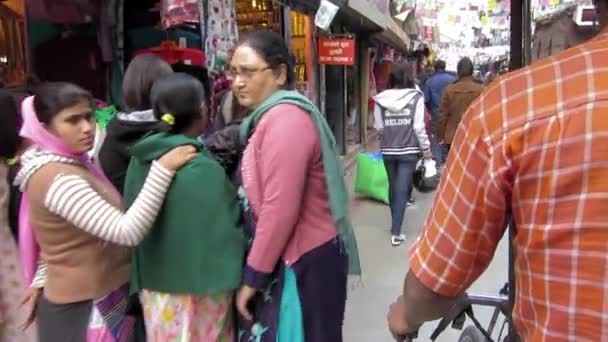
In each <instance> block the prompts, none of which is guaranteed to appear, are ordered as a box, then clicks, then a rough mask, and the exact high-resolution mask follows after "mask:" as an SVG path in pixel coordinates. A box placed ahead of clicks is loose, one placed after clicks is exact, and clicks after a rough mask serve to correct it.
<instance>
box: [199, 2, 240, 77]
mask: <svg viewBox="0 0 608 342" xmlns="http://www.w3.org/2000/svg"><path fill="white" fill-rule="evenodd" d="M235 1H236V0H209V1H208V7H207V8H208V14H207V37H206V40H205V53H206V56H207V69H208V70H209V73H210V74H217V73H219V72H221V71H222V70H223V69H224V66H225V65H226V63H227V62H228V58H229V56H230V53H231V52H232V51H234V49H235V48H236V45H237V43H238V38H239V37H238V27H237V21H236V10H235V6H236V4H235Z"/></svg>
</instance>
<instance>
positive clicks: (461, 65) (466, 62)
mask: <svg viewBox="0 0 608 342" xmlns="http://www.w3.org/2000/svg"><path fill="white" fill-rule="evenodd" d="M457 70H458V77H460V78H462V77H467V76H473V72H474V71H475V66H474V65H473V61H471V59H470V58H469V57H464V58H463V59H461V60H460V61H459V62H458V67H457Z"/></svg>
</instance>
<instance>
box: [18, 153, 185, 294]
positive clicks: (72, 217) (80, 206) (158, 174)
mask: <svg viewBox="0 0 608 342" xmlns="http://www.w3.org/2000/svg"><path fill="white" fill-rule="evenodd" d="M37 153H38V156H37V159H38V160H41V159H42V158H41V155H40V152H37ZM44 158H45V159H44V161H45V163H48V162H64V163H69V164H73V163H75V161H73V160H70V159H67V158H63V157H59V156H52V158H49V156H46V157H44ZM25 162H26V163H27V159H25ZM30 166H31V164H30ZM40 167H41V166H39V167H30V168H29V170H30V171H35V170H37V169H38V168H40ZM26 169H27V168H26ZM31 174H33V172H30V175H31ZM174 174H175V172H173V171H169V170H167V169H165V168H164V167H162V166H161V165H160V164H159V163H157V162H154V163H153V165H152V167H151V169H150V172H149V174H148V176H147V178H146V182H145V184H144V186H143V188H142V190H141V192H140V193H139V196H138V197H137V199H136V200H135V202H134V203H133V205H132V206H131V207H130V208H129V210H128V211H126V212H124V213H123V212H122V211H121V209H120V208H116V207H114V206H113V205H111V204H110V203H108V202H107V201H106V200H104V199H103V198H102V197H101V196H100V194H99V193H98V192H97V191H96V190H94V189H93V188H92V187H91V185H90V184H89V183H88V182H87V181H86V180H84V179H83V178H81V177H80V176H77V175H73V174H59V175H57V176H56V177H55V179H54V180H53V182H52V184H51V186H50V187H49V190H48V192H47V193H46V195H45V200H44V206H45V207H46V208H47V209H48V210H49V211H50V212H51V213H53V214H55V215H58V216H60V217H61V218H63V219H65V220H66V221H68V222H69V223H71V224H73V225H74V226H76V227H78V228H80V229H82V230H84V231H85V232H87V233H89V234H91V235H94V236H95V237H98V238H100V239H102V240H105V241H109V242H112V243H114V244H117V245H123V246H130V247H132V246H136V245H137V244H139V243H140V242H141V241H142V240H143V238H144V237H145V235H146V234H147V233H148V231H149V230H150V229H151V227H152V224H153V223H154V221H155V219H156V216H157V213H158V211H159V210H160V208H161V206H162V204H163V201H164V197H165V193H166V192H167V189H168V188H169V186H170V184H171V181H172V179H173V175H174ZM21 177H22V178H21V180H20V182H22V183H26V182H27V177H28V175H21ZM45 278H46V265H45V264H44V263H43V262H42V261H41V262H39V265H38V269H37V272H36V275H35V277H34V280H33V282H32V286H33V287H38V288H42V287H44V281H45Z"/></svg>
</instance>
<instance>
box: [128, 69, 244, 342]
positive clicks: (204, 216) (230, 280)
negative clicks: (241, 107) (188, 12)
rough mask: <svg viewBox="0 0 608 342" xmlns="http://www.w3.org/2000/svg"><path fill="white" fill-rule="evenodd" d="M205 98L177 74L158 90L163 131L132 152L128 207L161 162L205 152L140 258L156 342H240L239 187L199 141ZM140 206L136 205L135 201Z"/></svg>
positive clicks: (138, 281) (138, 269)
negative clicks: (178, 152)
mask: <svg viewBox="0 0 608 342" xmlns="http://www.w3.org/2000/svg"><path fill="white" fill-rule="evenodd" d="M204 95H205V93H204V91H203V87H202V85H201V83H200V82H199V81H198V80H196V79H195V78H193V77H191V76H189V75H186V74H180V73H176V74H173V75H170V76H168V77H166V78H164V79H162V80H159V81H157V82H156V83H155V84H154V87H153V88H152V97H151V99H152V104H153V110H154V115H155V117H156V118H157V119H158V120H159V121H161V122H162V123H163V127H162V132H159V133H156V134H153V135H150V136H148V137H145V138H144V139H142V140H141V141H139V142H137V143H136V144H135V145H134V146H133V149H132V153H133V158H132V160H131V164H130V165H129V171H128V173H127V178H126V182H125V200H126V202H127V204H130V203H132V200H133V199H134V198H135V196H136V195H137V194H138V193H139V192H140V189H141V188H142V186H144V183H145V178H146V175H147V174H148V173H149V170H150V168H151V167H152V168H153V164H154V160H155V159H156V158H158V157H159V156H162V155H163V154H164V153H166V152H167V151H169V150H171V149H172V148H175V147H177V146H182V145H194V146H196V147H197V149H198V150H199V153H198V154H197V156H196V157H195V158H194V159H193V160H192V162H190V164H189V165H188V167H185V168H183V169H181V170H180V171H178V173H177V175H176V178H175V181H174V183H173V184H172V185H171V187H170V188H169V192H168V195H167V198H166V200H165V204H164V206H163V209H162V210H161V212H160V213H159V215H158V219H157V220H156V222H155V224H154V228H153V229H152V231H151V233H150V234H149V235H148V236H147V237H146V238H145V239H144V241H143V242H142V243H141V245H140V246H139V247H137V248H136V250H135V253H134V258H133V260H134V264H133V276H132V278H131V279H132V282H131V288H132V291H137V292H139V294H140V300H141V303H142V305H143V308H144V317H145V323H146V329H147V331H146V332H147V336H148V340H149V341H153V342H165V341H191V342H198V341H200V342H206V341H233V339H234V336H235V325H234V317H233V313H234V311H233V310H232V309H233V298H234V291H235V290H236V289H237V288H238V286H239V284H240V280H241V272H242V263H243V257H244V254H245V239H244V236H243V231H242V227H241V223H240V222H241V208H240V204H239V200H238V195H237V191H236V188H235V187H234V185H233V184H232V183H231V182H230V179H229V178H228V176H227V175H226V173H225V172H224V169H223V168H222V166H221V165H220V164H219V163H217V162H216V161H215V160H214V159H213V157H212V156H211V154H210V153H209V152H208V151H207V150H206V149H205V147H204V146H203V145H202V144H200V143H198V141H197V139H196V137H198V136H199V135H200V134H201V132H203V130H204V128H205V126H206V124H207V123H208V119H209V118H208V113H207V108H206V106H205V105H204V101H205V96H204ZM133 203H136V202H133Z"/></svg>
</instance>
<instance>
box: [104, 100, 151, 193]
mask: <svg viewBox="0 0 608 342" xmlns="http://www.w3.org/2000/svg"><path fill="white" fill-rule="evenodd" d="M158 126H159V122H158V121H157V120H156V119H155V118H154V114H153V113H152V110H146V111H141V112H132V113H129V114H125V113H119V114H118V115H117V116H116V117H115V118H114V119H113V120H112V121H111V122H110V123H109V124H108V127H107V128H106V138H105V140H104V142H103V145H102V146H101V150H100V151H99V163H100V165H101V168H102V170H103V172H104V173H105V174H106V176H107V177H108V179H109V180H110V182H112V184H113V185H114V187H116V189H117V190H118V191H119V192H120V193H122V192H123V187H124V183H125V176H126V174H127V168H128V167H129V162H130V160H131V152H130V150H131V147H132V146H133V144H135V143H136V142H137V141H138V140H140V139H141V138H143V137H144V136H145V135H146V134H148V133H150V132H151V131H153V130H155V129H158V128H159V127H158Z"/></svg>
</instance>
